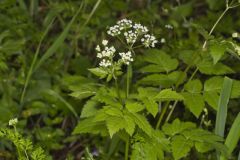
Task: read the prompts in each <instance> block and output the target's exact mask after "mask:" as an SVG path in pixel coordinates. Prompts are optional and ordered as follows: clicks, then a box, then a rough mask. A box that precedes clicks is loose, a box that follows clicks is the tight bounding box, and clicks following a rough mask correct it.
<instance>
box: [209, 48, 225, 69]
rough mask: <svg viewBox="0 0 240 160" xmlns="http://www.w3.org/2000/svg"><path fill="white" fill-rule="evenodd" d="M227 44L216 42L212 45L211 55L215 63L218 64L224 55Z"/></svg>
mask: <svg viewBox="0 0 240 160" xmlns="http://www.w3.org/2000/svg"><path fill="white" fill-rule="evenodd" d="M226 48H227V46H226V45H225V44H221V43H214V44H212V45H211V46H210V55H211V56H212V58H213V64H216V63H217V62H218V61H219V60H220V59H221V57H222V56H223V55H224V53H225V51H226Z"/></svg>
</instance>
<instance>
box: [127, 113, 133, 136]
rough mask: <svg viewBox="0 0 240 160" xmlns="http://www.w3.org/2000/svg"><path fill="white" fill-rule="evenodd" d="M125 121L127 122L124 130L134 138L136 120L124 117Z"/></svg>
mask: <svg viewBox="0 0 240 160" xmlns="http://www.w3.org/2000/svg"><path fill="white" fill-rule="evenodd" d="M124 120H125V126H124V129H125V130H126V132H127V133H128V134H129V135H130V136H132V135H133V133H134V130H135V123H134V120H133V119H132V117H130V116H129V115H124Z"/></svg>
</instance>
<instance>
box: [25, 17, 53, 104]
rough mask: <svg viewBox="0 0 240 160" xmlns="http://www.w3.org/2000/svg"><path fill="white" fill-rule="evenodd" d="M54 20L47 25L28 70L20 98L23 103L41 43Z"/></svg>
mask: <svg viewBox="0 0 240 160" xmlns="http://www.w3.org/2000/svg"><path fill="white" fill-rule="evenodd" d="M53 22H54V18H53V20H52V21H51V23H50V24H49V25H48V26H47V28H46V30H45V31H44V33H43V35H42V37H41V39H40V42H39V44H38V47H37V50H36V52H35V54H34V57H33V61H32V63H31V66H30V69H29V71H28V73H27V78H26V80H25V83H24V87H23V92H22V95H21V98H20V103H21V104H22V103H23V99H24V96H25V93H26V89H27V86H28V83H29V80H30V78H31V76H32V73H33V68H34V65H35V64H36V62H37V57H38V54H39V51H40V47H41V45H42V41H43V39H44V38H45V36H46V35H47V33H48V31H49V30H50V28H51V27H52V24H53Z"/></svg>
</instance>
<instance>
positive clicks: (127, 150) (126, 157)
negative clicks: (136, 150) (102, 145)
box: [124, 136, 130, 160]
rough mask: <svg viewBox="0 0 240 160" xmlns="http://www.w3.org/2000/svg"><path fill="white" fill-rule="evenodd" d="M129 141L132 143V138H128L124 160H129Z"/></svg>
mask: <svg viewBox="0 0 240 160" xmlns="http://www.w3.org/2000/svg"><path fill="white" fill-rule="evenodd" d="M129 141H130V138H129V136H128V138H127V140H126V146H125V158H124V160H128V152H129Z"/></svg>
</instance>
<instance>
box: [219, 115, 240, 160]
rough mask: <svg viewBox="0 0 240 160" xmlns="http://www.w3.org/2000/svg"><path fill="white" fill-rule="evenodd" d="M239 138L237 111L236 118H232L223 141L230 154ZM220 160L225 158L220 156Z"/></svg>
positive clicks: (239, 119) (239, 120) (239, 124)
mask: <svg viewBox="0 0 240 160" xmlns="http://www.w3.org/2000/svg"><path fill="white" fill-rule="evenodd" d="M239 139H240V113H238V115H237V117H236V119H235V120H234V122H233V124H232V127H231V129H230V131H229V133H228V136H227V138H226V141H225V145H226V146H227V147H228V152H229V154H231V153H232V151H233V150H234V148H235V147H236V146H237V143H238V141H239ZM239 156H240V155H239ZM220 160H226V158H225V157H223V156H221V157H220Z"/></svg>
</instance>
